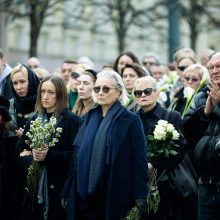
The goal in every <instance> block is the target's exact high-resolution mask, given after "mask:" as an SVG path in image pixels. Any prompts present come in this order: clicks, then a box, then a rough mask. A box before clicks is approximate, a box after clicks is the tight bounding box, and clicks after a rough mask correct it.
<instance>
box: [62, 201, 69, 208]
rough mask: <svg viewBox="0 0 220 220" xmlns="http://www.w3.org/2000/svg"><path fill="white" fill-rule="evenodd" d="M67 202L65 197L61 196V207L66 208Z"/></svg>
mask: <svg viewBox="0 0 220 220" xmlns="http://www.w3.org/2000/svg"><path fill="white" fill-rule="evenodd" d="M67 204H68V202H67V199H66V198H62V199H61V205H62V207H63V208H64V209H67Z"/></svg>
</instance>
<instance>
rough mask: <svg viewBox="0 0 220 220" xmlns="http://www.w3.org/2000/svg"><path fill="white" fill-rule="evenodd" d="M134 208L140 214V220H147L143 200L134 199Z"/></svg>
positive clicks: (145, 206)
mask: <svg viewBox="0 0 220 220" xmlns="http://www.w3.org/2000/svg"><path fill="white" fill-rule="evenodd" d="M135 203H136V206H137V207H138V209H139V210H140V212H141V220H147V203H146V200H145V199H136V200H135Z"/></svg>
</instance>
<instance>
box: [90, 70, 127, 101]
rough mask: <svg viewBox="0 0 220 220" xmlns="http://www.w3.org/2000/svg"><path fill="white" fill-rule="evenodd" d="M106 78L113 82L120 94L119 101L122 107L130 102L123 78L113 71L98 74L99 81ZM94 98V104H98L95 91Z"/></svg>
mask: <svg viewBox="0 0 220 220" xmlns="http://www.w3.org/2000/svg"><path fill="white" fill-rule="evenodd" d="M104 77H105V78H109V79H111V80H112V83H113V85H114V87H115V88H116V89H117V90H118V91H119V92H120V96H119V98H118V101H120V102H121V104H122V105H125V104H126V103H127V101H128V95H127V91H126V89H125V86H124V83H123V80H122V78H121V76H120V75H119V74H118V73H116V72H115V71H113V70H104V71H102V72H99V73H98V74H97V79H99V78H104ZM92 96H93V100H94V102H97V99H96V96H95V93H94V91H93V92H92Z"/></svg>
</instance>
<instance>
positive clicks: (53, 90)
mask: <svg viewBox="0 0 220 220" xmlns="http://www.w3.org/2000/svg"><path fill="white" fill-rule="evenodd" d="M67 105H68V95H67V90H66V85H65V83H64V81H63V80H62V79H61V78H60V77H59V76H49V77H46V78H44V79H43V80H42V81H41V84H40V86H39V89H38V95H37V102H36V111H37V113H36V114H35V115H34V116H33V117H32V118H31V120H35V119H36V118H37V117H38V116H39V117H41V118H43V119H44V120H46V121H48V120H49V119H50V117H51V116H54V117H56V119H57V124H56V127H61V128H62V133H61V136H60V138H59V140H58V142H57V143H56V144H55V146H54V147H51V148H47V147H44V148H43V149H42V150H35V149H33V150H31V149H30V147H29V146H28V145H27V144H26V142H25V140H27V139H28V138H27V135H26V133H27V132H28V131H29V129H30V122H28V123H27V124H26V127H25V130H24V133H23V135H22V136H21V138H20V140H19V142H18V143H17V146H16V150H17V154H18V155H17V156H18V157H17V163H18V165H20V167H23V168H24V169H26V171H27V168H28V166H29V165H30V162H31V161H32V160H35V161H38V162H40V163H41V165H42V167H41V170H44V171H45V172H43V171H42V172H41V174H40V175H39V178H38V183H39V181H42V179H44V181H43V182H41V183H42V184H43V185H44V190H45V191H44V193H43V192H41V190H40V187H38V189H37V192H36V195H35V204H34V207H33V209H32V207H30V204H28V198H29V195H28V194H27V197H26V204H25V206H24V208H25V209H24V210H23V216H22V219H38V220H40V219H42V220H43V219H48V220H56V219H57V220H60V219H65V211H64V209H63V208H62V207H61V204H60V200H59V195H60V192H61V189H62V187H63V184H64V180H65V178H66V173H67V168H68V165H69V160H70V158H71V155H72V143H73V141H74V139H75V135H76V133H77V131H78V127H79V120H80V118H79V117H78V116H77V115H75V114H74V113H72V112H70V111H69V110H68V109H67ZM36 135H37V134H36ZM24 187H25V186H24ZM41 193H43V198H42V199H43V201H44V202H43V203H40V202H39V195H41ZM39 203H40V204H39ZM45 216H47V218H45Z"/></svg>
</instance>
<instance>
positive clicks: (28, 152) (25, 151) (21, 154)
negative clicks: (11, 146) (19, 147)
mask: <svg viewBox="0 0 220 220" xmlns="http://www.w3.org/2000/svg"><path fill="white" fill-rule="evenodd" d="M30 155H32V152H31V151H30V150H26V149H24V150H23V151H22V152H21V153H20V157H25V156H30Z"/></svg>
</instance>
